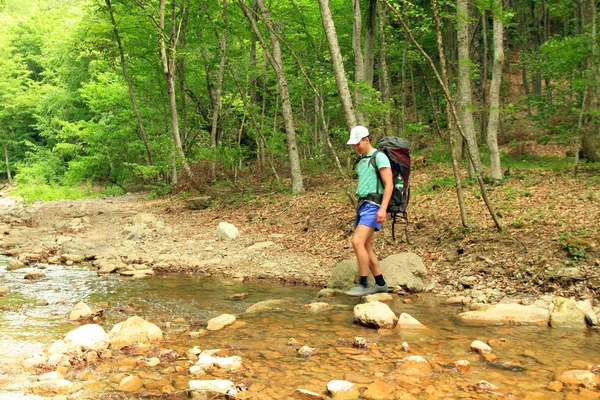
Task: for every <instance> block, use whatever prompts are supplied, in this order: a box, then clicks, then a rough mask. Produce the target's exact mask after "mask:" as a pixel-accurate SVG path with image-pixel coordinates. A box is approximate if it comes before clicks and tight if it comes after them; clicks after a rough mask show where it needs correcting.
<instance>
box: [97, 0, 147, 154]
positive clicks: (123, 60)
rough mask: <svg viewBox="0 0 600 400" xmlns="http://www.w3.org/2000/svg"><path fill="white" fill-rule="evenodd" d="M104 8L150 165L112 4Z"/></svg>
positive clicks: (143, 130) (140, 119)
mask: <svg viewBox="0 0 600 400" xmlns="http://www.w3.org/2000/svg"><path fill="white" fill-rule="evenodd" d="M105 1H106V6H107V7H108V12H109V14H110V21H111V23H112V27H113V33H114V34H115V40H116V41H117V46H118V48H119V56H120V60H121V69H122V70H123V76H124V77H125V80H126V81H127V88H128V90H129V99H130V100H131V106H132V107H133V112H134V113H135V117H136V119H137V123H138V128H139V129H140V136H141V137H142V141H143V142H144V147H145V148H146V162H147V163H148V165H152V164H153V161H152V151H150V144H149V142H148V136H146V130H145V129H144V124H143V122H142V115H141V114H140V110H139V109H138V106H137V101H136V99H135V93H134V91H133V83H132V82H131V77H130V76H129V73H128V72H127V64H126V63H125V52H124V51H123V45H122V44H121V37H120V36H119V30H118V29H117V23H116V21H115V16H114V12H113V8H112V4H111V3H110V0H105Z"/></svg>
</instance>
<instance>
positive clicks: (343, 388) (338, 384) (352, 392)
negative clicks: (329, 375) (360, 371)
mask: <svg viewBox="0 0 600 400" xmlns="http://www.w3.org/2000/svg"><path fill="white" fill-rule="evenodd" d="M327 390H328V391H329V393H331V395H332V397H333V398H334V399H340V400H352V399H358V398H359V397H360V393H359V392H358V388H357V387H356V386H355V385H354V384H353V383H352V382H348V381H340V380H333V381H329V382H328V383H327Z"/></svg>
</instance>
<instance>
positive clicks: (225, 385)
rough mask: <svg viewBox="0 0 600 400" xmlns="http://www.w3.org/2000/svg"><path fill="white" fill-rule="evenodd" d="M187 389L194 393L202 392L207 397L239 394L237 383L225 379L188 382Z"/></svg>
mask: <svg viewBox="0 0 600 400" xmlns="http://www.w3.org/2000/svg"><path fill="white" fill-rule="evenodd" d="M187 389H188V390H191V391H193V392H202V394H204V395H206V396H207V397H209V396H216V395H230V396H235V395H236V394H237V392H238V391H237V389H236V386H235V383H233V382H231V381H227V380H223V379H214V380H191V381H189V382H188V386H187ZM209 398H210V397H209Z"/></svg>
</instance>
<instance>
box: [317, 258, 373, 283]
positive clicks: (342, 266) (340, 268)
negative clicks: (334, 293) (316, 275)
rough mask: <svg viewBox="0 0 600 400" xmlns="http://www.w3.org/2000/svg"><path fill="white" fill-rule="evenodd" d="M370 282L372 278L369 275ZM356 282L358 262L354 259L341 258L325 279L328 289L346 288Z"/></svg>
mask: <svg viewBox="0 0 600 400" xmlns="http://www.w3.org/2000/svg"><path fill="white" fill-rule="evenodd" d="M369 280H370V281H371V282H370V283H369V284H372V282H373V278H372V277H370V276H369ZM356 282H358V264H357V263H356V260H343V261H340V262H339V263H337V264H336V266H335V267H333V271H332V272H331V277H330V278H329V280H328V281H327V288H328V289H340V290H348V289H350V288H351V287H352V286H354V284H355V283H356Z"/></svg>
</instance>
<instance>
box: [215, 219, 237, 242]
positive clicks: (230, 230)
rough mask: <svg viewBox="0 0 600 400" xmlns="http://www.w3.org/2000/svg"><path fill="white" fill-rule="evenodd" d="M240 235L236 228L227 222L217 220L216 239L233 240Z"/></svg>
mask: <svg viewBox="0 0 600 400" xmlns="http://www.w3.org/2000/svg"><path fill="white" fill-rule="evenodd" d="M238 236H240V231H239V230H238V228H237V227H236V226H235V225H233V224H230V223H229V222H219V226H218V227H217V239H221V240H234V239H237V238H238Z"/></svg>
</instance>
